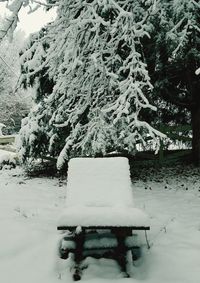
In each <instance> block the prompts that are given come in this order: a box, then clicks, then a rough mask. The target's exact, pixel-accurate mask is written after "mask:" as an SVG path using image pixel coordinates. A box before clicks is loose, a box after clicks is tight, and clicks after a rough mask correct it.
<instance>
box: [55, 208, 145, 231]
mask: <svg viewBox="0 0 200 283" xmlns="http://www.w3.org/2000/svg"><path fill="white" fill-rule="evenodd" d="M148 222H149V221H148V217H147V215H146V214H145V213H144V212H143V211H141V210H140V209H137V208H131V207H128V208H126V207H117V206H116V207H75V206H74V207H68V208H66V209H65V211H64V212H63V215H62V216H61V217H60V219H59V222H58V227H60V226H62V227H74V226H82V227H101V226H103V227H147V226H149V223H148Z"/></svg>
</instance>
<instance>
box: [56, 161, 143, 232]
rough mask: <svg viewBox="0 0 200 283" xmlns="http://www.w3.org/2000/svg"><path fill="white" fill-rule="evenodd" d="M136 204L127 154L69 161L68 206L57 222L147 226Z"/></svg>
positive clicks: (62, 224) (62, 223)
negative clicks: (125, 155) (124, 155)
mask: <svg viewBox="0 0 200 283" xmlns="http://www.w3.org/2000/svg"><path fill="white" fill-rule="evenodd" d="M147 225H148V217H147V216H146V214H145V213H144V212H142V211H141V210H139V209H137V208H134V202H133V192H132V188H131V179H130V170H129V162H128V159H127V158H124V157H110V158H74V159H71V160H70V162H69V168H68V180H67V198H66V207H65V209H64V212H63V215H62V216H61V217H60V219H59V222H58V226H68V227H69V226H85V227H89V226H126V227H128V226H140V227H141V226H147Z"/></svg>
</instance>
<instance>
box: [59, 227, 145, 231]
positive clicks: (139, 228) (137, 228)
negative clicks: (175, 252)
mask: <svg viewBox="0 0 200 283" xmlns="http://www.w3.org/2000/svg"><path fill="white" fill-rule="evenodd" d="M76 228H77V226H58V227H57V230H74V229H76ZM127 228H129V229H132V230H150V226H87V227H86V226H81V229H83V230H85V229H99V230H103V229H127Z"/></svg>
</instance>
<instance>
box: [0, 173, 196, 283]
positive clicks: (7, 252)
mask: <svg viewBox="0 0 200 283" xmlns="http://www.w3.org/2000/svg"><path fill="white" fill-rule="evenodd" d="M170 172H171V173H170ZM151 179H152V180H151V181H135V182H134V185H133V188H134V195H135V199H136V200H135V203H136V204H137V206H138V207H139V208H142V209H143V210H144V211H145V212H147V213H148V214H149V215H150V218H151V231H150V232H149V241H150V244H151V249H149V250H148V249H147V248H146V247H145V246H144V248H143V256H142V259H141V260H140V262H138V263H137V266H135V267H134V270H135V272H134V277H133V278H131V279H125V278H122V275H121V274H120V271H119V268H118V266H117V264H116V263H115V262H114V261H112V260H99V261H97V260H92V259H91V258H88V259H87V261H88V262H89V263H90V264H89V268H88V269H86V270H84V274H83V279H82V280H83V282H94V283H99V282H101V283H111V282H113V280H115V282H116V281H117V282H119V283H125V282H133V283H136V282H137V283H138V282H141V283H198V282H200V265H199V264H200V180H199V175H198V174H194V175H192V171H191V172H188V174H187V175H185V174H184V175H183V176H182V177H180V176H179V177H177V176H176V175H175V174H173V170H172V171H169V172H168V174H164V175H163V176H161V177H159V178H157V179H156V178H151ZM65 186H66V183H65V182H60V181H59V180H58V179H46V178H35V179H29V178H26V177H25V176H24V175H23V172H22V170H21V169H19V168H17V169H12V170H0V225H1V228H0V229H1V230H0V282H2V283H32V282H34V283H35V282H37V283H56V282H71V281H72V280H71V276H70V272H69V266H68V263H67V262H66V261H63V260H58V257H57V254H56V246H57V242H58V239H59V237H60V235H59V233H58V232H57V231H56V223H57V220H58V218H59V215H60V213H61V211H62V208H63V206H64V203H65V189H66V187H65ZM141 237H142V240H144V236H143V234H142V235H141Z"/></svg>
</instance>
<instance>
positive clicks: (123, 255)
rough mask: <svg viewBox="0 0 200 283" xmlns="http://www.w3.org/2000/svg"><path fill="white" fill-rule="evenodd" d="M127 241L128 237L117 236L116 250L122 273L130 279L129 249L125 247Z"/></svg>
mask: <svg viewBox="0 0 200 283" xmlns="http://www.w3.org/2000/svg"><path fill="white" fill-rule="evenodd" d="M125 239H126V236H123V235H117V242H118V247H117V249H116V258H117V262H118V264H119V266H120V268H121V271H122V272H124V273H125V276H126V277H129V274H128V273H127V247H126V245H125Z"/></svg>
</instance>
